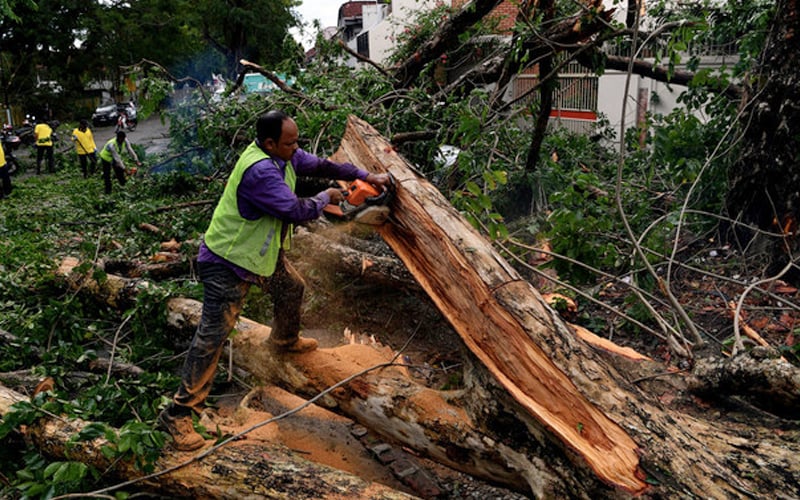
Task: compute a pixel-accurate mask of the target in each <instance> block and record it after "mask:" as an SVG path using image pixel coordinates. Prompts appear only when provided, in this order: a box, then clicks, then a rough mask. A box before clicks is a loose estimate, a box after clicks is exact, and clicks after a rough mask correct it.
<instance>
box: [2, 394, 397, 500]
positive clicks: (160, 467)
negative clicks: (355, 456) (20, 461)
mask: <svg viewBox="0 0 800 500" xmlns="http://www.w3.org/2000/svg"><path fill="white" fill-rule="evenodd" d="M21 401H27V398H26V397H25V396H23V395H22V394H19V393H17V392H14V391H12V390H10V389H8V388H6V387H3V386H0V416H2V415H6V414H7V413H8V412H9V410H10V408H11V406H12V405H13V404H15V403H17V402H21ZM87 425H88V422H85V421H82V420H79V419H73V420H67V419H63V418H56V417H52V416H43V417H42V418H40V419H39V420H37V421H36V422H35V423H34V424H32V425H30V426H28V427H26V428H25V431H24V433H25V437H26V439H29V440H31V441H32V442H33V443H34V444H35V446H36V447H37V449H38V450H39V451H40V452H42V453H44V454H46V455H48V456H50V457H54V458H59V459H65V460H73V461H78V462H82V463H85V464H87V465H90V466H93V467H95V468H96V469H97V470H100V471H104V472H105V473H106V474H110V475H112V477H117V478H120V479H121V480H126V481H127V480H134V479H141V480H140V481H137V482H136V483H135V485H136V486H135V489H136V490H137V491H147V492H151V493H157V494H159V495H162V496H163V495H166V496H168V497H172V498H176V497H181V498H215V499H231V500H239V499H241V498H309V499H318V498H319V499H331V500H333V499H341V498H345V497H349V498H375V499H386V500H390V499H396V500H399V499H411V498H413V497H411V496H410V495H407V494H405V493H402V492H399V491H396V490H392V489H391V488H388V487H386V486H383V485H381V484H377V483H370V482H367V481H364V480H362V479H360V478H358V477H357V476H354V475H352V474H348V473H346V472H343V471H341V470H338V469H334V468H331V467H327V466H325V465H322V464H318V463H314V462H310V461H308V460H305V459H304V458H302V457H300V456H299V455H298V454H297V453H295V452H293V451H291V450H289V449H288V448H287V447H285V446H281V445H279V444H271V443H268V442H265V441H263V440H258V441H248V440H244V441H232V442H229V443H228V444H226V445H225V446H222V447H220V448H218V449H217V450H215V451H214V453H212V454H210V455H208V456H205V457H203V458H201V459H200V460H197V461H192V462H191V463H189V464H187V465H185V466H182V467H178V466H179V465H181V464H183V463H184V462H186V461H188V460H189V459H191V458H192V454H188V453H179V452H174V451H171V450H170V449H166V448H165V450H164V451H163V453H162V455H161V457H160V458H159V460H158V462H157V464H156V473H155V474H156V475H155V476H153V477H151V475H145V474H144V473H142V472H141V471H139V470H138V469H137V468H136V467H135V466H134V463H133V461H131V460H114V459H113V458H109V457H107V456H106V455H105V454H104V453H103V452H102V447H103V446H104V445H108V441H106V440H105V439H104V438H96V439H94V440H91V441H75V440H72V438H74V436H75V435H76V434H77V433H79V432H80V431H81V430H82V429H84V428H85V427H86V426H87ZM112 446H113V445H112ZM198 454H200V452H198ZM173 468H174V470H171V471H169V472H167V473H165V474H163V475H158V472H159V471H162V472H164V471H167V470H168V469H173Z"/></svg>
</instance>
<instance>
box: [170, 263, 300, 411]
mask: <svg viewBox="0 0 800 500" xmlns="http://www.w3.org/2000/svg"><path fill="white" fill-rule="evenodd" d="M198 268H199V272H200V279H201V280H202V282H203V313H202V316H201V319H200V325H199V326H198V327H197V331H196V332H195V335H194V338H193V339H192V343H191V345H190V346H189V351H188V353H187V354H186V360H185V362H184V365H183V371H182V372H181V385H180V387H179V388H178V392H177V393H175V396H174V398H173V401H174V403H175V404H176V405H178V406H183V407H189V408H192V409H194V410H195V411H200V410H202V409H203V405H204V403H205V400H206V398H207V397H208V394H209V392H210V391H211V384H212V382H213V381H214V375H215V374H216V371H217V363H218V362H219V358H220V356H221V355H222V351H223V347H224V345H225V340H227V338H228V334H230V332H231V331H232V330H233V328H234V326H235V325H236V321H237V320H238V319H239V314H240V313H241V312H242V307H243V306H244V300H245V297H246V296H247V292H248V290H249V289H250V285H251V283H249V282H247V281H243V280H242V279H241V278H239V276H237V275H236V273H234V272H233V271H232V270H231V269H230V268H228V267H226V266H224V265H222V264H208V263H202V262H200V263H199V264H198ZM258 285H259V286H261V287H262V288H263V289H264V291H265V292H267V293H269V294H270V295H271V297H272V302H273V305H274V318H273V323H272V333H271V334H270V341H271V342H274V343H275V344H277V345H286V344H292V343H293V342H294V341H296V340H297V337H298V335H299V334H300V307H301V305H302V302H303V290H304V289H305V283H304V282H303V278H302V277H301V276H300V274H299V273H298V272H297V271H296V270H295V269H294V267H292V265H291V264H290V263H289V262H288V261H287V260H286V258H285V257H284V255H283V253H281V255H280V257H279V258H278V266H277V268H276V269H275V273H273V274H272V276H269V277H267V278H262V280H261V281H260V282H259V283H258Z"/></svg>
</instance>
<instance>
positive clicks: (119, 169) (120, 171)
mask: <svg viewBox="0 0 800 500" xmlns="http://www.w3.org/2000/svg"><path fill="white" fill-rule="evenodd" d="M123 158H132V159H133V161H134V162H136V165H138V166H141V165H142V162H140V161H139V157H138V156H136V151H134V150H133V147H132V146H131V143H130V141H128V139H127V135H126V134H125V132H123V131H121V130H120V131H119V132H117V135H116V136H114V137H112V138H111V139H109V140H108V142H106V144H105V146H103V149H102V151H100V162H101V163H102V164H103V182H104V183H105V190H106V194H111V168H112V167H113V169H114V175H115V176H116V177H117V181H119V185H120V186H124V185H125V173H126V171H125V162H123V161H122V159H123Z"/></svg>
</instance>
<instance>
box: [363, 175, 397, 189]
mask: <svg viewBox="0 0 800 500" xmlns="http://www.w3.org/2000/svg"><path fill="white" fill-rule="evenodd" d="M364 180H365V181H367V182H369V183H370V184H372V185H374V186H383V187H388V186H389V185H390V184H391V182H392V176H391V175H389V174H372V173H371V174H369V175H368V176H367V178H366V179H364Z"/></svg>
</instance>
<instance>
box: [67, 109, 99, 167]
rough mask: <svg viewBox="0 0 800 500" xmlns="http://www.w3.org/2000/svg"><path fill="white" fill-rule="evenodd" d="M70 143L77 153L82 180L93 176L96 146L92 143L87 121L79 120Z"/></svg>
mask: <svg viewBox="0 0 800 500" xmlns="http://www.w3.org/2000/svg"><path fill="white" fill-rule="evenodd" d="M72 142H74V143H75V151H76V152H77V153H78V161H79V162H80V164H81V172H82V173H83V178H84V179H86V178H88V177H89V175H94V172H95V170H96V169H97V154H96V151H97V145H96V144H95V143H94V135H92V130H91V129H90V128H89V122H88V121H86V120H81V121H80V123H78V128H76V129H75V130H73V131H72ZM87 167H88V169H87Z"/></svg>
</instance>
